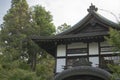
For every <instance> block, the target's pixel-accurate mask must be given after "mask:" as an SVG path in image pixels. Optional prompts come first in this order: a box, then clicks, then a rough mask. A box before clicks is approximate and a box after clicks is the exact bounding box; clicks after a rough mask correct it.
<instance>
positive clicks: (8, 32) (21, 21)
mask: <svg viewBox="0 0 120 80" xmlns="http://www.w3.org/2000/svg"><path fill="white" fill-rule="evenodd" d="M11 3H12V5H11V8H10V9H9V11H8V12H7V14H6V15H5V16H4V22H3V24H2V25H1V31H0V37H1V38H0V52H2V54H0V80H50V79H52V76H53V65H54V61H53V58H52V57H51V56H50V55H48V54H47V53H46V52H45V51H44V50H42V49H41V48H39V46H38V45H36V44H35V43H34V42H33V41H32V40H31V39H30V38H29V36H31V35H40V36H48V35H53V33H54V32H55V26H54V24H53V23H52V16H51V15H50V12H48V11H46V10H45V8H44V7H42V6H39V5H37V6H34V7H32V8H29V6H28V4H27V2H26V0H12V2H11ZM24 39H27V40H28V41H27V42H24V41H23V40H24ZM36 64H37V66H36ZM35 68H36V70H35Z"/></svg>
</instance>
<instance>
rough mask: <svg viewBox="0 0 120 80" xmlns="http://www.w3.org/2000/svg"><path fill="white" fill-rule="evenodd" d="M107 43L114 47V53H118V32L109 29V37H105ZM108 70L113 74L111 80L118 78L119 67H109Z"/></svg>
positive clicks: (119, 48)
mask: <svg viewBox="0 0 120 80" xmlns="http://www.w3.org/2000/svg"><path fill="white" fill-rule="evenodd" d="M106 39H107V41H108V42H109V43H110V44H111V45H112V46H115V48H114V51H120V32H119V31H117V30H114V29H110V36H109V37H106ZM109 67H110V70H111V71H112V72H113V74H112V80H116V79H118V78H120V66H119V65H109Z"/></svg>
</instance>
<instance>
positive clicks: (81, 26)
mask: <svg viewBox="0 0 120 80" xmlns="http://www.w3.org/2000/svg"><path fill="white" fill-rule="evenodd" d="M97 10H98V8H96V7H95V6H94V5H91V6H90V7H89V9H88V10H87V11H88V15H86V16H85V17H84V18H83V19H82V20H81V21H79V22H78V23H77V24H75V25H74V26H73V27H72V28H70V29H68V30H66V31H65V32H62V33H60V34H57V35H55V36H49V37H42V36H33V37H32V40H33V41H34V42H35V43H37V44H38V45H39V46H40V47H41V48H43V49H44V50H46V51H47V52H48V53H49V54H51V55H52V56H53V57H55V59H56V66H55V73H56V74H59V73H60V74H61V73H62V72H64V71H65V70H67V69H72V68H74V67H77V66H90V67H92V68H93V67H94V68H95V67H97V68H98V67H99V68H100V69H101V68H102V69H104V70H106V71H108V72H109V69H108V67H107V64H119V63H118V62H119V60H120V57H119V56H118V55H117V54H118V52H114V51H113V50H112V48H113V46H111V45H109V44H108V43H107V41H106V39H105V36H109V30H110V28H113V29H117V30H119V29H120V26H119V25H118V24H116V23H114V22H112V21H110V20H108V19H106V18H105V17H103V16H101V15H100V14H98V13H97ZM82 69H83V68H82ZM78 71H79V70H78ZM98 71H99V70H98ZM68 72H69V71H68ZM76 72H77V71H76ZM83 72H84V71H83ZM78 73H79V72H78ZM79 74H81V73H79ZM83 74H85V73H83ZM92 74H94V73H92ZM77 75H78V74H77ZM89 75H91V74H89ZM103 75H105V74H103ZM92 76H95V74H94V75H92ZM97 77H100V78H101V79H99V80H107V79H108V78H107V79H105V78H102V77H101V76H97ZM68 79H69V78H68ZM68 79H67V78H66V79H58V78H56V80H68ZM83 79H84V78H83ZM95 79H96V78H95ZM70 80H76V79H70ZM85 80H86V79H85ZM87 80H88V79H87ZM90 80H94V79H90ZM97 80H98V79H97Z"/></svg>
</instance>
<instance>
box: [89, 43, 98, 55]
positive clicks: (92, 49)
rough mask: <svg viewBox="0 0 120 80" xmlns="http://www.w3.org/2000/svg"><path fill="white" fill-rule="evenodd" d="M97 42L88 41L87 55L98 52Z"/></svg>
mask: <svg viewBox="0 0 120 80" xmlns="http://www.w3.org/2000/svg"><path fill="white" fill-rule="evenodd" d="M98 50H99V48H98V43H95V42H94V43H89V55H94V54H99V51H98Z"/></svg>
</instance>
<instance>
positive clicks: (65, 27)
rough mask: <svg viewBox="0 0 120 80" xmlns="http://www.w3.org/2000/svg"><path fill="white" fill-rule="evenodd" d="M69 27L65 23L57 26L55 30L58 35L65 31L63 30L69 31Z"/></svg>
mask: <svg viewBox="0 0 120 80" xmlns="http://www.w3.org/2000/svg"><path fill="white" fill-rule="evenodd" d="M70 27H71V26H70V25H67V24H66V23H64V24H62V25H60V26H58V28H57V34H59V33H61V32H63V31H65V30H67V29H69V28H70Z"/></svg>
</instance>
